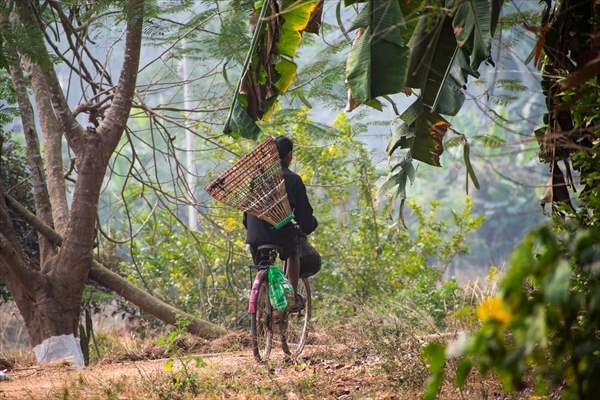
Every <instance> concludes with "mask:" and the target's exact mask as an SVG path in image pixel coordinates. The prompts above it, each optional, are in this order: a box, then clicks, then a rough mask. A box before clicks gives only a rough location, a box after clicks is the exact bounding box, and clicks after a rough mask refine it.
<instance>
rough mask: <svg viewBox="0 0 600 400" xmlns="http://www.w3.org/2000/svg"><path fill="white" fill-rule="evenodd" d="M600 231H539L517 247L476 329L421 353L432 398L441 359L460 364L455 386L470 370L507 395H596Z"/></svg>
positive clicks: (599, 371)
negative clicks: (527, 390)
mask: <svg viewBox="0 0 600 400" xmlns="http://www.w3.org/2000/svg"><path fill="white" fill-rule="evenodd" d="M599 266H600V232H598V231H597V230H596V231H592V230H584V229H580V230H576V231H574V232H572V233H566V232H563V233H560V234H558V233H553V232H552V230H551V229H550V228H549V227H542V228H540V229H538V230H536V231H534V232H532V233H530V234H529V235H528V236H527V237H526V238H525V240H524V241H523V243H522V244H521V245H519V246H518V247H517V248H516V249H515V251H514V253H513V258H512V263H511V266H510V268H509V269H508V271H507V272H506V275H505V276H504V278H503V279H502V282H501V284H500V295H499V296H498V297H489V298H487V299H485V300H484V301H483V302H482V303H481V304H480V305H479V307H478V308H477V315H478V317H479V318H480V320H481V322H482V325H481V327H480V328H479V329H478V330H476V331H475V332H473V333H472V334H470V335H469V336H464V337H462V338H461V339H460V340H458V341H457V342H455V343H453V344H451V345H450V346H447V347H446V346H443V345H441V344H439V343H432V344H430V345H429V346H428V347H427V348H426V350H425V353H424V354H425V357H426V358H427V360H428V363H429V367H430V370H431V373H432V375H431V377H430V380H429V384H428V389H427V392H426V395H425V398H426V399H432V398H435V396H436V393H437V391H438V390H439V388H440V385H441V382H442V377H443V373H444V365H445V362H446V360H448V359H450V358H458V361H457V364H456V385H457V386H459V387H462V386H463V385H464V384H465V382H466V378H467V376H468V375H469V372H470V371H471V369H472V368H473V367H478V368H479V370H480V371H481V373H482V374H484V375H485V374H486V373H490V372H494V373H496V374H497V376H498V377H499V378H500V380H501V381H502V383H503V385H504V387H505V388H506V389H507V390H519V389H522V388H523V387H524V386H525V382H526V381H530V382H531V383H533V386H534V388H535V391H536V392H538V393H539V394H542V395H545V394H548V393H551V392H555V391H560V392H561V398H564V399H592V398H595V396H596V395H597V394H598V393H600V381H598V379H597V378H598V376H599V374H600V357H599V354H600V338H599V337H600V336H599V333H600V329H599V328H600V268H599Z"/></svg>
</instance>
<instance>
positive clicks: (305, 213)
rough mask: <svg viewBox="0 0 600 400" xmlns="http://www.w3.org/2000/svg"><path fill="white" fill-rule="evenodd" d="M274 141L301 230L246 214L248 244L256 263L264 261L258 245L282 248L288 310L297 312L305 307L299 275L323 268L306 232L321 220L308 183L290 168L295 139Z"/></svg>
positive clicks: (296, 219) (281, 137) (278, 138)
mask: <svg viewBox="0 0 600 400" xmlns="http://www.w3.org/2000/svg"><path fill="white" fill-rule="evenodd" d="M275 144H276V145H277V150H278V152H279V158H281V167H282V169H283V179H284V181H285V190H286V192H287V195H288V199H289V202H290V205H291V207H292V210H293V212H294V216H295V217H294V219H295V221H296V223H297V225H298V227H299V228H300V229H296V228H295V227H294V226H293V225H292V224H288V225H287V226H285V227H284V228H282V229H280V230H275V229H274V228H273V226H272V225H271V224H269V223H267V222H265V221H263V220H261V219H258V218H257V217H255V216H253V215H251V214H247V213H244V226H245V227H246V233H247V236H246V243H248V244H249V245H250V251H251V253H252V259H253V261H254V263H255V264H258V263H259V262H260V261H261V260H259V259H258V248H259V246H262V245H276V246H279V247H280V249H281V251H280V257H281V259H282V260H287V261H288V268H287V271H288V273H287V275H288V279H289V281H290V283H291V285H292V287H293V288H294V293H295V304H293V305H290V306H289V311H290V312H295V311H299V310H302V309H303V308H304V299H303V298H302V297H301V296H300V295H298V280H299V278H300V276H311V275H314V274H315V273H316V272H318V270H319V269H320V256H319V254H318V253H317V252H316V250H315V249H314V248H312V247H311V246H310V244H308V241H307V239H306V235H309V234H311V233H312V232H314V230H315V229H316V228H317V225H318V222H317V219H316V218H315V216H314V215H313V208H312V207H311V205H310V202H309V201H308V196H307V194H306V186H304V182H302V178H300V176H299V175H298V174H296V173H295V172H293V171H291V170H290V169H289V167H290V163H291V162H292V157H293V155H292V152H293V149H294V144H293V142H292V141H291V140H290V139H289V138H287V137H285V136H278V137H277V138H275Z"/></svg>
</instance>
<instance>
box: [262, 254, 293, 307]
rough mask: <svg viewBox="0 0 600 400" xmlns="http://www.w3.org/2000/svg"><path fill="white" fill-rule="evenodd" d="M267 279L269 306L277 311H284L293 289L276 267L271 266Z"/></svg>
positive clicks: (291, 296)
mask: <svg viewBox="0 0 600 400" xmlns="http://www.w3.org/2000/svg"><path fill="white" fill-rule="evenodd" d="M267 278H268V279H269V299H270V300H271V306H273V308H274V309H276V310H279V311H284V310H285V308H286V307H287V305H288V299H292V298H293V297H294V289H293V288H292V285H291V284H290V281H288V279H287V278H286V276H285V275H284V274H283V271H282V270H281V269H279V267H278V266H276V265H273V266H271V267H270V268H269V272H268V275H267Z"/></svg>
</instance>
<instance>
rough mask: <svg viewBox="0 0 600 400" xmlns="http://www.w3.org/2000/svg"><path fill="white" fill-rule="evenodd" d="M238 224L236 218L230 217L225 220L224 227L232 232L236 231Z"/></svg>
mask: <svg viewBox="0 0 600 400" xmlns="http://www.w3.org/2000/svg"><path fill="white" fill-rule="evenodd" d="M237 224H238V221H237V220H236V219H235V218H233V217H229V218H227V219H226V220H225V224H224V226H223V228H225V230H226V231H228V232H231V231H234V230H235V228H237Z"/></svg>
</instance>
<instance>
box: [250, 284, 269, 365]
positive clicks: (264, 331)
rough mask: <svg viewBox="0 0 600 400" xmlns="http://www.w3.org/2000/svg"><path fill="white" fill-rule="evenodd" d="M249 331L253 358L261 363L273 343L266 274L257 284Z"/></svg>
mask: <svg viewBox="0 0 600 400" xmlns="http://www.w3.org/2000/svg"><path fill="white" fill-rule="evenodd" d="M250 331H251V333H252V352H253V353H254V358H255V359H256V361H258V362H259V363H262V362H264V361H266V360H267V359H268V358H269V355H270V354H271V348H272V344H273V309H272V308H271V302H270V301H269V294H268V287H267V275H266V274H265V275H264V277H263V279H262V282H261V284H260V286H259V290H258V295H257V299H256V312H255V313H252V314H251V315H250Z"/></svg>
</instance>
